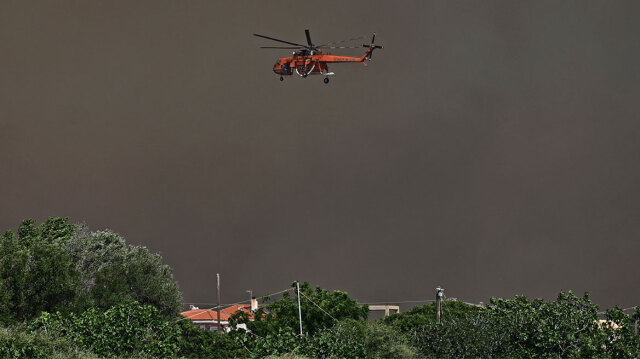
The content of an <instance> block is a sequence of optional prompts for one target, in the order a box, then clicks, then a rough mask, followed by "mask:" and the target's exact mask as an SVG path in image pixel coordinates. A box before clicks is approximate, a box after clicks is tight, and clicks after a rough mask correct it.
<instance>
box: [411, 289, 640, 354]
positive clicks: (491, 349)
mask: <svg viewBox="0 0 640 359" xmlns="http://www.w3.org/2000/svg"><path fill="white" fill-rule="evenodd" d="M597 312H598V308H597V306H596V305H594V304H593V303H592V302H591V300H590V298H589V295H588V294H585V295H584V296H583V297H578V296H575V295H574V294H572V293H571V292H569V293H560V294H559V295H558V298H557V299H556V300H555V301H551V302H545V301H543V300H541V299H535V300H528V299H527V298H526V297H523V296H516V297H515V298H514V299H501V298H493V299H492V300H491V303H490V304H489V305H488V306H487V307H486V308H485V309H484V310H480V311H478V312H476V313H473V312H470V313H467V314H466V315H465V316H463V317H458V318H447V317H443V322H442V324H436V323H433V322H431V323H427V324H424V325H422V326H421V327H417V328H413V329H409V330H408V331H406V329H407V328H406V327H403V329H405V332H407V333H408V334H409V335H410V337H411V342H412V344H413V345H414V346H415V347H416V348H417V349H418V350H419V351H420V352H421V354H422V355H424V356H426V357H450V358H453V357H499V358H502V357H509V358H531V357H547V358H584V357H633V356H637V355H638V354H640V351H639V350H638V349H639V348H640V347H639V346H638V340H639V339H638V336H637V335H635V334H633V331H632V329H631V327H630V320H629V316H627V315H625V314H624V313H622V311H621V310H619V309H618V310H613V311H608V312H607V318H608V319H609V320H611V321H612V322H614V323H616V325H618V326H619V328H617V329H614V328H613V326H607V325H605V326H604V327H602V326H600V325H598V314H597Z"/></svg>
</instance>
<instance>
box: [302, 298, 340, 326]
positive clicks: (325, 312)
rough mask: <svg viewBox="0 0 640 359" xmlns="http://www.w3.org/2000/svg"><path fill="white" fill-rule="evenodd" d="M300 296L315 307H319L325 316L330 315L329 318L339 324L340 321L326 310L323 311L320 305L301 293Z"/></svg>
mask: <svg viewBox="0 0 640 359" xmlns="http://www.w3.org/2000/svg"><path fill="white" fill-rule="evenodd" d="M300 294H302V296H303V297H305V298H306V299H307V300H308V301H310V302H311V303H312V304H313V305H315V306H316V307H318V308H319V309H320V310H321V311H323V312H324V314H326V315H328V316H329V317H331V319H333V320H335V321H336V322H339V320H338V319H336V318H334V317H333V315H331V314H329V313H327V311H326V310H324V309H322V307H320V306H319V305H317V304H316V302H314V301H312V300H311V298H309V297H307V296H306V295H305V294H304V293H302V292H300Z"/></svg>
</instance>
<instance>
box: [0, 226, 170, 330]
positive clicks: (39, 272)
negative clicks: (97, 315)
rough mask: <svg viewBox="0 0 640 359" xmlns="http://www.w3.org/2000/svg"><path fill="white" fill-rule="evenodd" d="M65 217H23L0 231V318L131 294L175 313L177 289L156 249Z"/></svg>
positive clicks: (79, 307) (113, 301) (103, 304)
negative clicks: (9, 228)
mask: <svg viewBox="0 0 640 359" xmlns="http://www.w3.org/2000/svg"><path fill="white" fill-rule="evenodd" d="M67 222H68V219H67V218H60V217H55V218H49V219H47V220H46V221H44V222H43V223H42V224H40V225H36V223H35V222H34V221H33V220H25V221H23V222H22V223H21V224H20V226H19V228H18V231H17V232H18V236H17V237H16V235H15V234H14V233H13V232H11V231H8V232H6V233H5V234H4V235H2V236H0V253H2V256H1V257H0V323H5V324H11V323H18V322H22V321H25V320H29V319H31V318H34V317H35V316H37V315H38V314H39V313H40V312H42V311H46V312H61V313H63V314H64V313H70V312H81V311H83V310H85V309H87V308H89V307H92V306H94V307H97V308H102V309H106V308H109V307H111V306H113V305H117V304H120V303H125V302H127V301H131V300H136V301H139V302H141V303H143V304H152V305H154V306H156V307H157V308H159V309H160V311H161V312H162V313H163V314H164V315H165V316H166V317H167V318H169V317H174V316H176V315H177V314H178V312H179V310H180V307H181V302H182V297H181V294H180V290H179V288H178V284H177V283H176V281H175V280H174V278H173V275H172V273H171V269H170V268H169V267H168V266H167V265H164V264H162V258H161V257H160V256H159V255H158V254H153V253H150V252H149V251H148V250H147V249H146V248H145V247H140V246H130V245H127V244H126V243H125V241H124V239H123V238H122V237H121V236H119V235H118V234H116V233H113V232H111V231H99V232H93V233H91V232H89V231H88V230H87V229H86V227H84V226H78V225H74V224H69V223H67Z"/></svg>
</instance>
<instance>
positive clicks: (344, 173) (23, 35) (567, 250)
mask: <svg viewBox="0 0 640 359" xmlns="http://www.w3.org/2000/svg"><path fill="white" fill-rule="evenodd" d="M639 15H640V3H638V2H631V1H629V2H625V1H616V2H600V1H563V2H559V1H536V2H530V3H523V2H512V1H500V2H498V1H489V2H487V1H484V2H476V1H456V2H444V1H435V2H427V1H400V2H397V1H369V2H361V3H356V2H343V1H323V2H295V1H292V2H285V1H269V2H261V1H251V2H249V1H241V2H231V1H229V2H223V1H136V2H129V1H108V2H106V1H103V2H100V1H58V2H55V1H53V2H49V1H47V2H45V1H42V2H37V1H36V2H23V1H2V2H1V3H0V164H1V166H2V167H1V168H2V174H1V178H2V180H1V183H0V230H2V231H4V230H8V229H13V230H15V229H16V228H17V226H18V224H19V223H20V221H21V220H23V219H26V218H34V219H36V220H37V221H42V220H44V219H46V218H47V217H49V216H66V217H70V219H71V221H73V222H77V223H86V224H87V225H88V226H89V227H90V228H91V229H93V230H98V229H105V228H109V229H112V230H114V231H116V232H118V233H120V234H122V235H123V236H124V237H125V238H126V239H127V241H128V242H129V243H133V244H140V245H145V246H147V247H148V248H150V249H151V250H152V251H154V252H160V253H161V254H162V255H163V258H164V259H165V262H166V263H167V264H169V265H170V266H171V267H172V268H173V270H174V274H175V276H176V278H177V280H178V281H179V284H180V287H181V289H182V291H183V295H184V299H185V302H215V273H220V274H221V277H222V292H223V293H222V297H223V302H227V303H228V302H233V301H238V300H244V299H246V298H248V294H247V293H246V292H245V291H246V290H248V289H251V290H253V292H254V294H256V295H262V294H266V293H269V292H274V291H277V290H281V289H284V288H287V287H288V286H289V285H290V283H291V282H292V281H294V280H302V281H305V280H306V281H310V282H311V283H312V284H315V285H321V286H323V287H325V288H328V289H341V290H345V291H347V292H349V294H350V295H351V296H353V297H355V298H357V299H358V300H360V301H362V302H377V301H389V302H393V301H398V300H418V299H425V298H426V299H431V298H433V297H434V296H435V287H436V286H438V285H440V286H442V287H444V288H445V290H446V291H445V293H446V294H447V295H448V296H449V297H456V298H458V299H460V300H465V301H469V302H479V301H487V300H488V299H489V298H490V297H491V296H503V297H511V296H513V295H516V294H524V295H527V296H529V297H544V298H547V299H552V298H554V297H555V295H556V294H557V293H558V292H559V291H560V290H573V291H574V292H577V293H580V294H581V293H583V292H584V291H589V292H591V293H592V295H593V298H594V300H595V301H596V302H597V303H598V304H600V305H601V306H602V307H609V306H612V305H614V304H618V305H621V306H631V305H637V304H638V296H639V295H640V287H639V286H638V285H637V278H636V277H637V275H636V274H637V268H638V264H637V263H638V254H639V253H640V244H639V242H638V238H639V235H640V227H639V218H640V188H639V186H638V183H640V163H639V161H638V157H639V156H638V155H639V153H640V124H639V122H638V120H639V116H638V113H639V110H640V101H638V99H639V98H640V69H639V64H640V42H639V40H638V34H640V22H638V20H637V19H638V16H639ZM304 29H310V31H311V37H312V40H313V41H314V43H325V42H330V41H337V40H342V39H348V38H352V37H354V36H360V35H362V36H365V39H363V40H359V42H354V43H353V44H355V45H360V44H362V43H367V42H368V41H369V38H370V36H371V33H372V32H374V31H375V32H377V38H376V42H377V43H378V44H381V45H383V46H384V49H383V50H376V52H375V53H374V56H373V61H371V62H370V63H369V66H367V67H364V66H362V65H361V64H335V65H332V66H330V69H331V71H334V72H335V73H336V76H334V77H332V78H331V82H330V83H329V84H328V85H325V84H323V83H322V77H313V76H310V77H309V78H306V79H303V78H300V77H297V76H295V77H292V78H287V79H286V80H285V81H284V82H280V81H279V80H278V76H277V75H275V74H274V73H273V72H272V71H271V67H272V66H273V63H275V61H276V59H277V58H278V57H284V56H288V55H289V54H290V53H289V52H288V50H264V49H259V48H258V47H259V46H277V45H278V44H277V43H273V42H270V41H268V40H265V39H260V38H257V37H253V36H252V34H253V33H259V34H264V35H267V36H272V37H276V38H281V39H284V40H288V41H292V42H304V41H305V37H304ZM363 52H364V49H362V50H342V51H340V50H335V51H334V53H335V54H345V55H351V56H356V55H358V56H359V55H361V54H362V53H363Z"/></svg>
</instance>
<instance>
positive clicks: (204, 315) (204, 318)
mask: <svg viewBox="0 0 640 359" xmlns="http://www.w3.org/2000/svg"><path fill="white" fill-rule="evenodd" d="M190 307H191V309H189V310H187V311H185V312H182V313H180V314H181V315H182V316H183V317H185V318H188V319H189V320H191V322H192V323H193V324H195V325H196V326H199V327H200V328H202V329H205V330H212V331H216V330H218V312H217V311H216V310H211V309H200V308H198V307H196V306H194V305H191V306H190ZM257 309H258V301H257V300H256V299H253V300H251V304H234V305H231V306H229V307H226V308H223V309H220V326H221V327H222V328H223V329H225V330H227V331H228V330H229V317H231V315H232V314H234V313H236V312H237V311H242V312H245V313H247V314H248V315H249V319H250V320H253V312H254V311H256V310H257ZM238 327H239V328H244V329H246V325H244V324H239V325H238Z"/></svg>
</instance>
